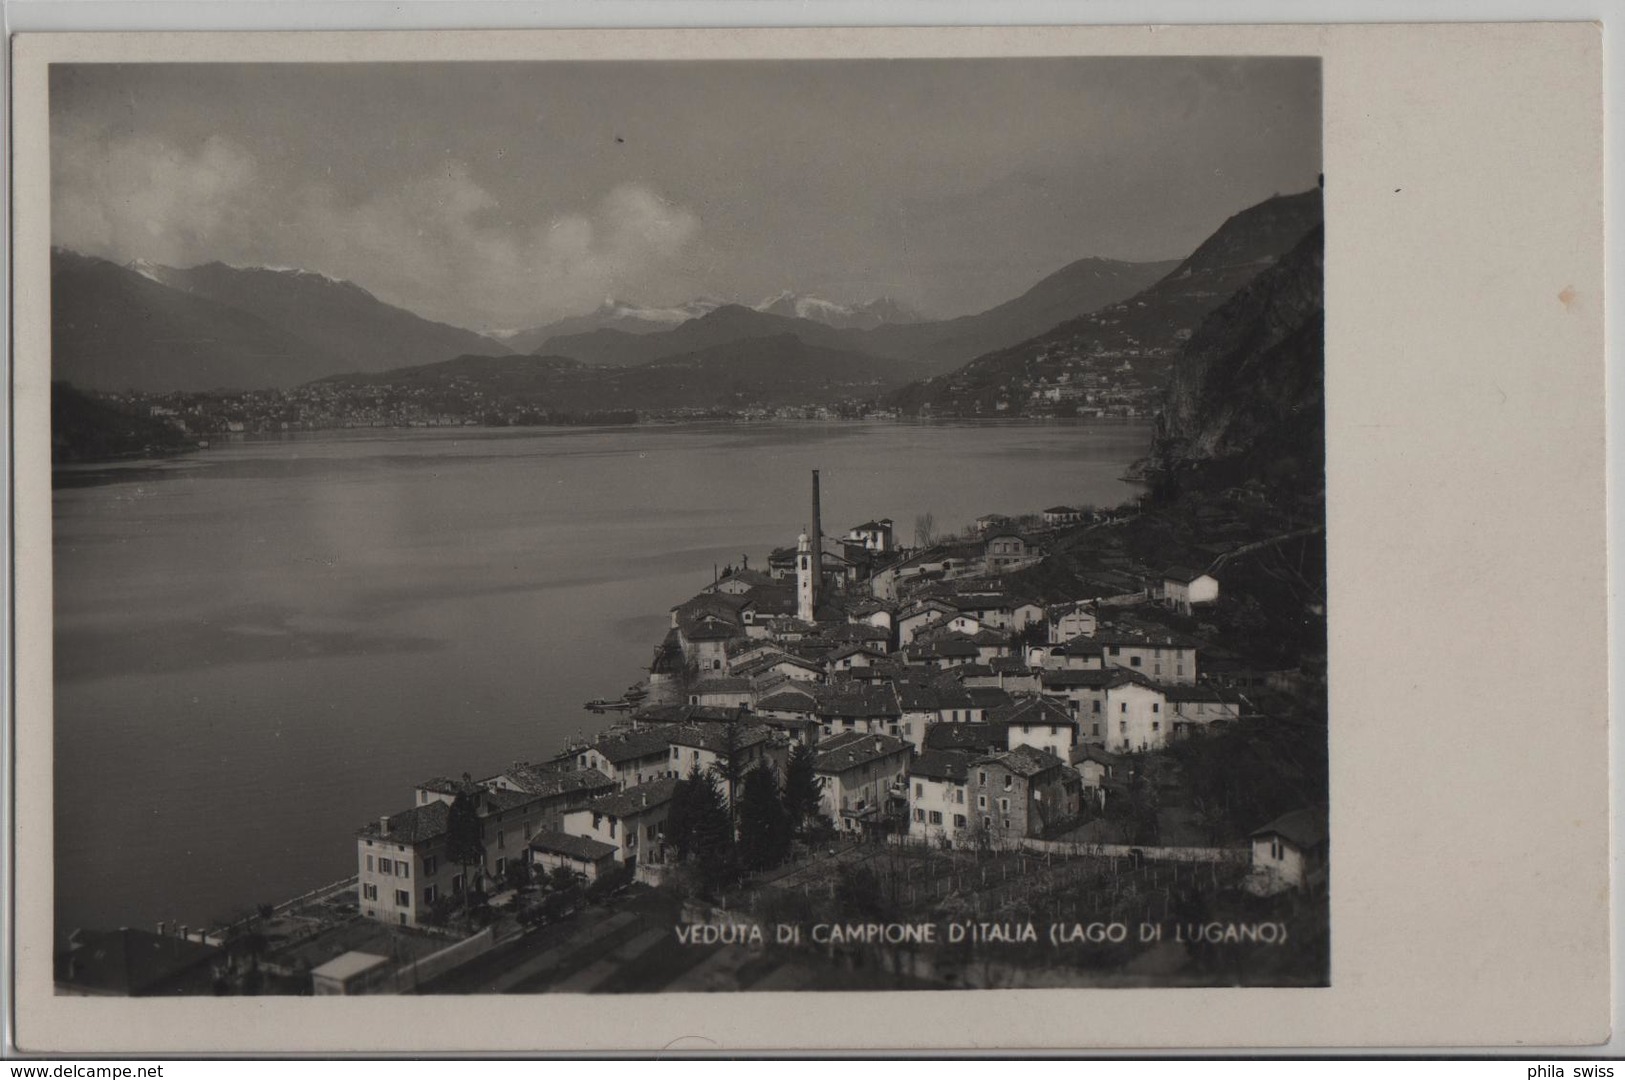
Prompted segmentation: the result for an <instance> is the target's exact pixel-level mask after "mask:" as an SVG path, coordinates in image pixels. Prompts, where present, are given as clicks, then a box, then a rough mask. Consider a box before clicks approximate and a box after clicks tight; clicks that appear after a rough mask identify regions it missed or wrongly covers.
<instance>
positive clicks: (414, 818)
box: [356, 799, 451, 844]
mask: <svg viewBox="0 0 1625 1080" xmlns="http://www.w3.org/2000/svg"><path fill="white" fill-rule="evenodd" d="M450 811H451V805H450V804H449V803H443V802H440V801H439V800H438V799H437V800H435V801H434V802H430V803H424V804H423V805H422V806H414V807H412V809H410V810H403V811H401V812H400V813H399V814H391V815H390V818H389V832H388V835H385V833H384V832H383V831H382V830H381V829H380V828H379V822H376V821H369V822H368V823H367V824H366V825H364V826H362V827H361V828H360V829H359V830H357V832H356V835H357V836H360V837H365V838H366V839H368V840H387V841H388V842H389V843H392V844H421V843H423V842H424V841H427V840H433V839H435V838H436V837H438V836H444V835H445V832H446V819H447V816H448V815H449V813H450Z"/></svg>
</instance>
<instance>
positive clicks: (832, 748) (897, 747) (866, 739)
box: [813, 731, 909, 773]
mask: <svg viewBox="0 0 1625 1080" xmlns="http://www.w3.org/2000/svg"><path fill="white" fill-rule="evenodd" d="M817 750H818V760H817V763H816V764H815V765H814V766H813V768H814V771H816V772H821V773H844V772H846V771H847V770H848V769H855V768H857V767H858V766H859V765H865V764H868V763H869V762H871V761H878V760H880V759H881V758H884V757H889V756H891V755H894V754H898V753H905V754H906V753H908V752H909V744H908V743H906V742H904V741H903V740H902V739H894V738H892V737H891V736H890V735H870V734H866V733H864V732H861V731H848V732H843V733H842V734H840V735H836V736H835V737H834V738H830V739H825V740H824V741H822V742H820V743H819V744H818V747H817Z"/></svg>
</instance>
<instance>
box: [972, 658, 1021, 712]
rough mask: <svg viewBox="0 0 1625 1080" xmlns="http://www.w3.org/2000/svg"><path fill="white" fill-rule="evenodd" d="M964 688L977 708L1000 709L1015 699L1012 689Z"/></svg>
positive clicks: (991, 687) (994, 687) (992, 687)
mask: <svg viewBox="0 0 1625 1080" xmlns="http://www.w3.org/2000/svg"><path fill="white" fill-rule="evenodd" d="M1022 670H1023V671H1025V670H1026V668H1023V669H1022ZM962 689H963V691H964V693H965V696H966V697H968V698H970V703H971V706H972V707H973V708H977V709H983V710H987V709H998V708H1002V707H1004V706H1006V705H1008V704H1010V703H1011V702H1012V701H1014V700H1015V699H1014V698H1012V697H1011V696H1010V691H1008V690H1003V689H1000V688H999V687H997V686H966V687H963V688H962Z"/></svg>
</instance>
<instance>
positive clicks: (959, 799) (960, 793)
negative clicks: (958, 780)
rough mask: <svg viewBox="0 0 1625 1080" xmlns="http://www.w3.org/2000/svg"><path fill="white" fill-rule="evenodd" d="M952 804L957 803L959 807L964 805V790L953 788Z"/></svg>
mask: <svg viewBox="0 0 1625 1080" xmlns="http://www.w3.org/2000/svg"><path fill="white" fill-rule="evenodd" d="M954 802H956V803H958V804H959V805H960V806H964V805H965V789H964V788H955V789H954Z"/></svg>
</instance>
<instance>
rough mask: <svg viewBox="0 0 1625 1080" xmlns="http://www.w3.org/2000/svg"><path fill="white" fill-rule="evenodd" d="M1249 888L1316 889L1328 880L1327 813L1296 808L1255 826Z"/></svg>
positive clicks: (1264, 891) (1261, 890)
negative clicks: (1257, 826) (1267, 822)
mask: <svg viewBox="0 0 1625 1080" xmlns="http://www.w3.org/2000/svg"><path fill="white" fill-rule="evenodd" d="M1251 839H1252V842H1253V858H1252V864H1253V869H1252V874H1251V875H1250V876H1249V878H1248V882H1247V887H1248V889H1249V890H1250V891H1252V892H1255V893H1260V894H1263V895H1269V894H1272V893H1279V892H1286V891H1288V890H1291V889H1299V890H1303V891H1308V892H1314V891H1317V890H1319V889H1320V888H1322V887H1323V886H1324V885H1325V883H1326V847H1327V841H1326V816H1325V814H1324V813H1321V812H1318V811H1315V810H1308V809H1305V810H1293V811H1291V812H1290V813H1286V814H1282V815H1281V816H1280V817H1278V818H1276V819H1275V820H1274V821H1272V822H1270V823H1269V824H1267V825H1264V826H1262V827H1260V828H1258V829H1255V830H1253V834H1252V837H1251Z"/></svg>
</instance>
